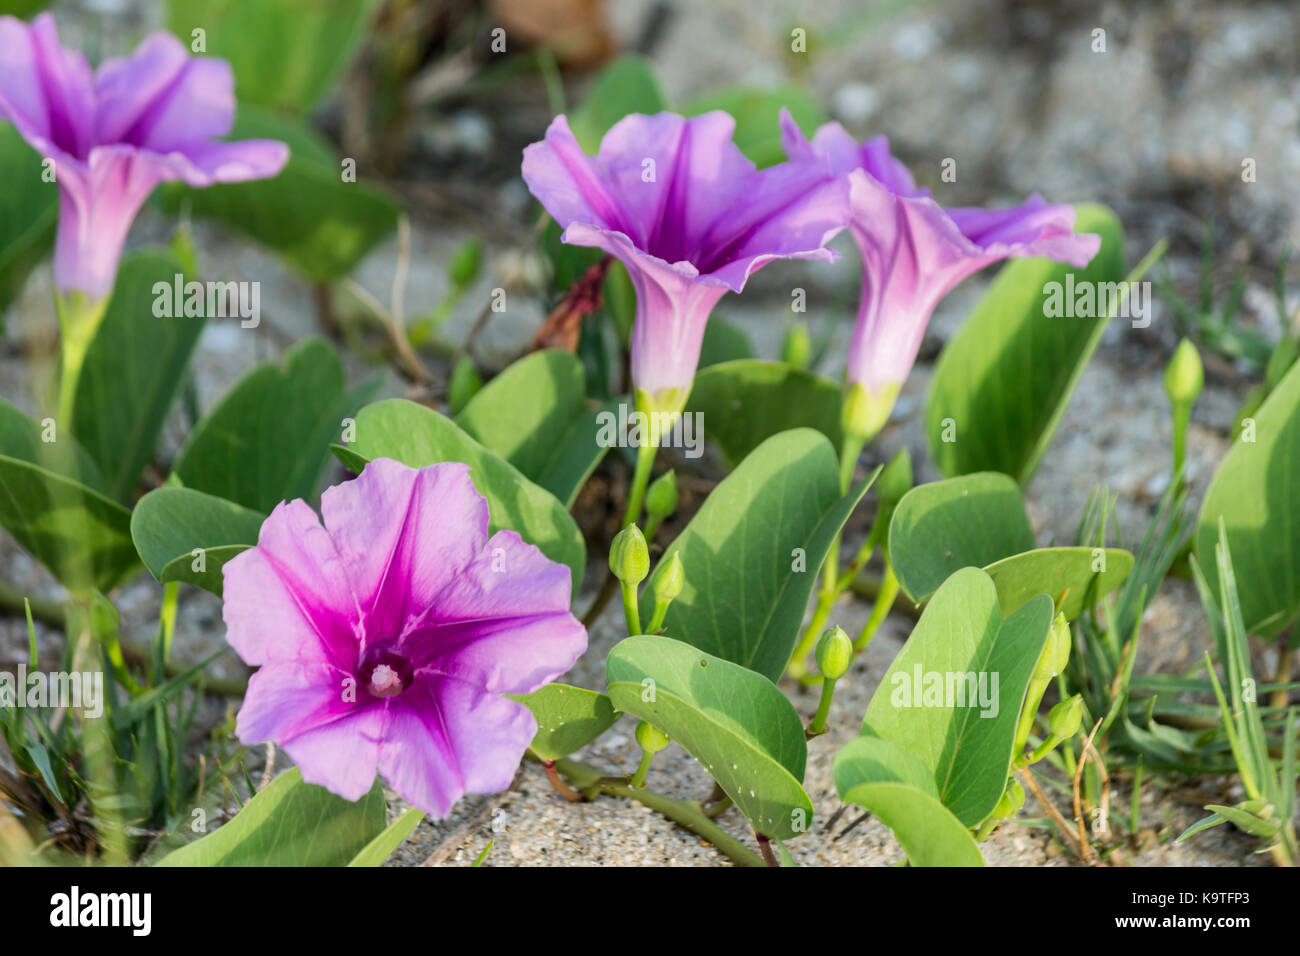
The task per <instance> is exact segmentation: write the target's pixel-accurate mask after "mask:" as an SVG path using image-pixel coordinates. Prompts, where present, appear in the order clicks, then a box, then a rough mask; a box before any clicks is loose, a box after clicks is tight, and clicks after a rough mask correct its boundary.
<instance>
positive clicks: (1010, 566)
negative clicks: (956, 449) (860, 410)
mask: <svg viewBox="0 0 1300 956" xmlns="http://www.w3.org/2000/svg"><path fill="white" fill-rule="evenodd" d="M1033 548H1034V532H1033V530H1032V529H1031V528H1030V526H1029V515H1028V513H1026V511H1025V504H1024V500H1023V499H1022V498H1021V495H1020V488H1019V486H1018V485H1016V483H1015V482H1014V481H1012V480H1011V479H1010V478H1008V477H1007V476H1006V475H1004V474H1001V473H999V472H995V471H989V472H978V473H976V474H973V475H962V476H960V477H958V478H949V479H946V480H944V481H933V482H930V483H929V484H924V485H918V486H917V487H915V488H913V489H912V490H911V491H909V492H908V493H907V494H905V495H903V497H902V499H901V500H900V501H899V503H898V507H897V508H896V509H895V511H894V517H893V520H892V521H891V523H890V526H889V556H890V561H891V562H892V564H893V567H894V573H895V574H896V575H897V576H898V580H899V583H900V584H901V585H902V588H903V591H904V592H905V593H906V594H907V596H908V597H910V598H911V599H912V600H913V601H915V602H917V603H918V604H919V603H921V602H923V601H925V600H926V599H927V598H928V597H929V596H930V595H931V594H933V593H934V592H935V591H936V590H937V589H938V587H939V585H941V584H942V583H943V582H944V581H946V580H947V579H948V577H949V576H950V575H951V574H952V573H953V572H954V571H957V570H959V569H960V568H966V567H974V568H983V569H984V570H985V571H986V572H988V574H989V575H990V576H991V577H992V578H993V583H994V584H995V585H997V589H998V599H999V600H1000V602H1001V605H1002V613H1003V614H1011V613H1012V612H1014V611H1017V610H1019V609H1020V607H1021V606H1022V605H1024V603H1025V602H1026V601H1028V600H1029V599H1030V598H1032V597H1033V596H1034V595H1037V594H1047V595H1049V596H1050V597H1052V598H1053V599H1055V600H1057V601H1060V602H1063V603H1060V605H1059V606H1058V608H1057V609H1058V610H1060V611H1062V612H1064V613H1065V616H1066V617H1067V618H1068V619H1070V620H1073V619H1074V618H1076V617H1078V616H1079V614H1080V613H1081V612H1082V611H1083V609H1084V607H1085V605H1086V606H1092V605H1093V604H1096V603H1097V602H1098V601H1100V600H1101V598H1103V597H1105V596H1106V595H1107V594H1109V593H1110V592H1111V591H1113V590H1114V589H1115V588H1116V587H1118V586H1119V584H1120V583H1121V582H1122V581H1123V580H1124V578H1125V577H1126V576H1127V575H1128V572H1129V570H1130V569H1131V568H1132V567H1133V555H1131V554H1129V553H1128V552H1127V551H1121V550H1119V549H1117V548H1107V549H1106V550H1105V552H1104V564H1103V567H1104V568H1105V570H1104V571H1098V572H1094V571H1093V570H1092V566H1093V563H1094V561H1095V560H1096V557H1097V556H1094V554H1093V551H1092V549H1091V548H1039V549H1033ZM1031 549H1033V550H1031Z"/></svg>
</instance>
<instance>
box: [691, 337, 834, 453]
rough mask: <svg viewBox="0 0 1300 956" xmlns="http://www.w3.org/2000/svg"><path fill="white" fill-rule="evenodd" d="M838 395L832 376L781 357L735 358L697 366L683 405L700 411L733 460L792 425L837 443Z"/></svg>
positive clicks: (707, 429) (707, 428)
mask: <svg viewBox="0 0 1300 956" xmlns="http://www.w3.org/2000/svg"><path fill="white" fill-rule="evenodd" d="M842 400H843V393H842V390H841V389H840V387H839V386H838V385H836V384H835V383H834V382H832V381H831V380H830V379H826V378H822V377H821V376H819V375H814V374H813V373H812V372H806V371H804V370H803V369H799V368H795V367H794V366H793V365H787V364H785V363H784V362H765V361H762V360H760V359H739V360H736V361H731V362H723V363H721V364H719V365H713V366H710V367H709V368H705V369H701V370H700V371H699V372H698V373H697V374H696V376H695V385H694V386H693V387H692V388H691V395H690V398H689V400H688V401H687V405H686V410H687V411H688V412H698V413H699V414H700V415H702V416H703V417H702V419H701V421H702V422H703V423H704V430H705V432H706V434H708V436H709V438H710V439H711V440H712V441H713V442H714V443H715V444H716V445H717V446H718V447H719V448H720V449H721V450H722V453H723V454H724V455H726V456H727V460H728V461H729V462H731V463H732V464H733V465H734V464H738V463H740V462H741V461H743V460H744V458H745V457H746V456H747V455H748V454H749V453H750V452H752V451H753V450H754V449H755V448H757V447H758V446H759V445H761V444H762V443H763V442H764V441H765V440H767V439H768V438H770V437H771V436H772V435H775V434H776V433H777V432H782V431H786V430H787V429H790V428H801V427H806V428H815V429H816V430H817V431H819V432H821V433H822V434H823V435H825V436H826V437H827V438H828V439H830V442H831V445H832V446H833V447H835V448H838V447H839V444H840V442H841V441H842V437H841V432H840V404H841V402H842Z"/></svg>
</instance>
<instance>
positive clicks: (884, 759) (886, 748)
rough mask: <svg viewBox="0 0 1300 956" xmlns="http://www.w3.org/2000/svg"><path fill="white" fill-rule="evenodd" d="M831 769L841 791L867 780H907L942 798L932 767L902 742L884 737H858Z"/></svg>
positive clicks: (846, 747) (917, 787)
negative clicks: (897, 742)
mask: <svg viewBox="0 0 1300 956" xmlns="http://www.w3.org/2000/svg"><path fill="white" fill-rule="evenodd" d="M831 772H832V775H833V776H834V778H835V789H836V790H838V791H839V792H840V794H841V795H843V794H845V793H848V792H849V791H850V790H852V789H853V788H854V787H857V786H860V785H862V784H864V783H905V784H907V785H908V786H909V787H916V789H918V790H920V791H922V792H924V793H926V794H928V795H929V796H931V797H933V798H934V799H935V800H936V801H937V800H938V799H939V788H938V787H937V786H935V783H934V774H933V773H931V772H930V768H929V767H927V766H926V765H925V764H924V763H922V762H921V760H920V758H918V757H914V756H912V755H911V754H910V753H908V752H907V751H906V750H904V749H903V748H902V747H900V746H898V744H895V743H892V742H890V741H888V740H883V739H881V738H880V737H854V738H853V739H852V740H850V741H849V742H848V743H847V744H845V745H844V746H843V747H842V748H840V752H839V753H837V754H836V755H835V763H834V765H833V767H832V771H831Z"/></svg>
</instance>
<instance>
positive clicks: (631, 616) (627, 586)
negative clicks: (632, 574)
mask: <svg viewBox="0 0 1300 956" xmlns="http://www.w3.org/2000/svg"><path fill="white" fill-rule="evenodd" d="M618 587H619V590H621V591H622V592H623V617H624V619H625V620H626V621H627V633H628V635H629V636H631V635H633V634H640V633H642V631H641V609H640V608H639V607H637V600H636V585H635V584H633V583H632V582H631V581H619V582H618Z"/></svg>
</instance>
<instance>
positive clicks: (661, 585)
mask: <svg viewBox="0 0 1300 956" xmlns="http://www.w3.org/2000/svg"><path fill="white" fill-rule="evenodd" d="M685 585H686V569H685V568H684V567H682V556H681V555H680V554H678V553H677V552H676V551H674V552H673V553H672V554H670V555H668V557H667V558H666V559H665V560H664V566H663V569H662V570H660V571H657V572H656V573H655V579H654V593H655V610H656V611H657V610H658V609H659V608H660V607H663V608H667V607H668V605H669V604H671V603H673V600H674V598H676V597H677V595H679V594H681V593H682V588H683V587H685Z"/></svg>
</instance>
